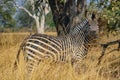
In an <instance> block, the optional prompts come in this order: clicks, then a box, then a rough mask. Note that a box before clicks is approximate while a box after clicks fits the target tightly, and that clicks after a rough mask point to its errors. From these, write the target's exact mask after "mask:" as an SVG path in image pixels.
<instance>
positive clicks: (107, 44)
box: [97, 39, 120, 65]
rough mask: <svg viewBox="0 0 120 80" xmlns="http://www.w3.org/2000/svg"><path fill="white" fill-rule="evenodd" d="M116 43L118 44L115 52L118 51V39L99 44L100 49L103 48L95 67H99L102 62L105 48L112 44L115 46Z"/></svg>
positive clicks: (119, 48) (119, 45)
mask: <svg viewBox="0 0 120 80" xmlns="http://www.w3.org/2000/svg"><path fill="white" fill-rule="evenodd" d="M117 43H118V49H117V50H118V51H120V39H119V40H116V41H111V42H107V43H105V44H101V47H103V49H102V53H101V56H100V57H99V58H98V63H97V65H99V64H100V63H101V60H102V58H103V56H104V55H105V50H106V48H107V47H108V46H110V45H114V44H117Z"/></svg>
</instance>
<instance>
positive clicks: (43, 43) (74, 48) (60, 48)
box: [14, 18, 90, 73]
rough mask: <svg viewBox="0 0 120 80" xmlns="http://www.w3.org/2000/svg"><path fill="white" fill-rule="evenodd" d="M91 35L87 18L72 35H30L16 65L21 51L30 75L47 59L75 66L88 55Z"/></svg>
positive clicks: (74, 29)
mask: <svg viewBox="0 0 120 80" xmlns="http://www.w3.org/2000/svg"><path fill="white" fill-rule="evenodd" d="M89 33H90V28H89V22H88V20H87V19H86V18H82V22H81V23H79V25H77V26H75V27H73V28H72V29H71V31H70V34H67V35H65V36H57V37H54V36H49V35H45V34H33V35H30V36H29V37H27V38H26V39H25V40H24V41H23V43H22V44H21V46H20V49H19V51H18V54H17V58H16V61H15V64H14V65H15V66H16V65H17V64H18V63H19V56H20V52H21V50H22V51H23V54H24V57H25V61H26V64H27V65H26V67H27V72H28V73H31V72H33V71H34V69H36V66H37V65H38V64H39V63H40V62H41V61H43V60H45V59H49V60H50V62H56V63H57V62H69V61H70V62H71V64H74V63H75V62H77V61H81V60H82V59H83V58H84V57H85V56H86V54H87V47H86V44H87V43H89V36H88V34H89Z"/></svg>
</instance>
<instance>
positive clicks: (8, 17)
mask: <svg viewBox="0 0 120 80" xmlns="http://www.w3.org/2000/svg"><path fill="white" fill-rule="evenodd" d="M12 1H13V0H9V1H8V0H2V1H0V25H1V26H3V27H14V26H15V20H14V18H13V14H14V13H15V8H14V6H13V4H12Z"/></svg>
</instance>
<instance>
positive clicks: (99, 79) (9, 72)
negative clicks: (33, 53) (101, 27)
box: [0, 32, 120, 80]
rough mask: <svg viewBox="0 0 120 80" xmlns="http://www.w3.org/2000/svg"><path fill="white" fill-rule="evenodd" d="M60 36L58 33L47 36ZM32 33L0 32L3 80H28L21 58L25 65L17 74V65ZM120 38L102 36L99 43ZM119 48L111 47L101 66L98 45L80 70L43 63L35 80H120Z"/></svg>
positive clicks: (0, 71)
mask: <svg viewBox="0 0 120 80" xmlns="http://www.w3.org/2000/svg"><path fill="white" fill-rule="evenodd" d="M46 34H49V35H56V33H50V32H49V33H46ZM27 35H29V33H2V34H1V33H0V80H16V78H19V80H25V70H24V61H23V57H22V55H21V57H20V60H21V63H20V65H19V67H18V70H16V71H15V72H13V64H14V61H15V57H16V54H17V51H18V49H19V45H20V43H21V42H22V41H23V39H24V38H25V37H26V36H27ZM119 38H120V35H118V36H112V35H111V36H110V37H109V38H107V37H106V36H102V37H101V39H100V40H98V42H99V43H104V42H108V41H112V40H117V39H119ZM114 48H117V45H113V46H110V47H108V48H107V51H106V55H105V56H104V57H103V59H102V62H101V64H100V65H99V66H97V65H96V64H97V62H98V57H99V56H100V53H101V51H102V48H101V47H100V46H99V45H97V46H95V47H92V48H91V49H90V51H89V52H88V55H87V56H86V58H85V59H84V60H82V62H81V63H79V65H77V69H74V68H73V67H72V66H71V64H70V63H66V64H65V63H58V64H54V63H53V64H47V63H46V62H42V63H41V64H40V65H39V66H38V68H37V70H36V71H35V72H34V74H33V75H32V80H119V79H120V52H118V51H113V52H111V53H109V51H111V50H112V49H114Z"/></svg>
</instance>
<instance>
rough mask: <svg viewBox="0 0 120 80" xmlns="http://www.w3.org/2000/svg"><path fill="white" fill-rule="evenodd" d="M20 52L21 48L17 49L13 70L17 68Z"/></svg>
mask: <svg viewBox="0 0 120 80" xmlns="http://www.w3.org/2000/svg"><path fill="white" fill-rule="evenodd" d="M20 52H21V48H20V49H19V50H18V53H17V56H16V60H15V62H14V69H15V70H16V69H17V68H18V64H19V56H20Z"/></svg>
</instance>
